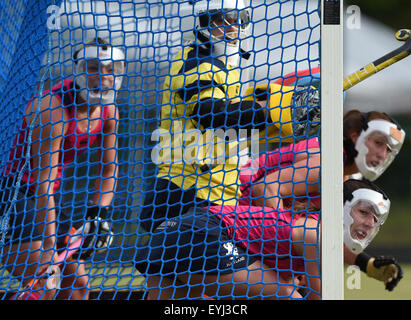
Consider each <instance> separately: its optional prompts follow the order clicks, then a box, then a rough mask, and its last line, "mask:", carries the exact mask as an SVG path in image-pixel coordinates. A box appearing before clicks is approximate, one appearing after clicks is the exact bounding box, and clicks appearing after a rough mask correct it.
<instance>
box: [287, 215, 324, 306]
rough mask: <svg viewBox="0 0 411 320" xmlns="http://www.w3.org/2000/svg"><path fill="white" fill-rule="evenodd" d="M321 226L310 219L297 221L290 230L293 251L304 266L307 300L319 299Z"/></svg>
mask: <svg viewBox="0 0 411 320" xmlns="http://www.w3.org/2000/svg"><path fill="white" fill-rule="evenodd" d="M320 234H321V225H320V223H319V221H317V220H315V219H310V218H305V217H303V218H300V219H298V220H297V221H296V222H295V224H294V226H293V228H292V239H293V247H294V250H295V252H296V254H297V256H299V257H303V258H304V260H305V266H306V278H307V285H308V288H309V294H308V296H307V297H308V299H310V300H319V299H321V277H320V266H321V254H320V253H321V243H320V236H319V235H320Z"/></svg>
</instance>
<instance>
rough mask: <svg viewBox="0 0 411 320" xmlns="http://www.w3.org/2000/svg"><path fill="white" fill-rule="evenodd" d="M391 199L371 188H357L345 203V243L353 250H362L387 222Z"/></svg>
mask: <svg viewBox="0 0 411 320" xmlns="http://www.w3.org/2000/svg"><path fill="white" fill-rule="evenodd" d="M389 209H390V200H389V199H387V198H385V197H384V195H382V194H381V193H379V192H377V191H374V190H371V189H365V188H364V189H357V190H355V191H354V192H353V193H352V199H351V200H350V201H346V202H345V204H344V244H345V245H346V246H347V247H348V248H349V249H350V250H351V251H352V252H353V253H360V252H362V251H363V250H364V249H365V248H366V247H367V246H368V245H369V243H370V242H371V241H372V240H373V239H374V237H375V236H376V234H377V233H378V231H379V228H380V226H381V225H382V224H383V223H384V222H385V220H386V219H387V216H388V212H389Z"/></svg>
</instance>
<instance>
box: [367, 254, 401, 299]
mask: <svg viewBox="0 0 411 320" xmlns="http://www.w3.org/2000/svg"><path fill="white" fill-rule="evenodd" d="M366 274H367V275H368V276H369V277H372V278H374V279H377V280H379V281H382V282H384V284H385V289H387V290H388V291H392V290H393V289H394V288H395V287H396V285H397V284H398V282H400V280H401V279H402V277H403V272H402V269H401V266H400V265H399V264H398V262H397V260H396V259H395V258H394V257H388V256H387V257H386V256H378V257H372V258H370V259H369V260H368V263H367V268H366Z"/></svg>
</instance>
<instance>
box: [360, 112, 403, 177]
mask: <svg viewBox="0 0 411 320" xmlns="http://www.w3.org/2000/svg"><path fill="white" fill-rule="evenodd" d="M367 126H368V127H367V129H366V130H363V131H362V132H361V134H360V135H359V137H358V139H357V140H356V142H355V149H356V151H357V152H358V154H357V156H356V157H355V163H356V165H357V167H358V170H359V171H360V173H361V174H362V175H363V176H364V177H365V178H366V179H369V180H371V181H373V180H375V179H377V178H378V177H379V176H380V175H381V174H382V173H383V172H384V171H385V170H386V169H387V168H388V167H389V166H390V164H391V163H392V162H393V160H394V159H395V157H396V156H397V154H398V153H399V151H400V150H401V147H402V144H403V142H404V137H405V132H404V131H403V130H402V129H400V128H398V127H397V125H396V124H394V123H392V122H390V121H387V120H382V119H379V120H372V121H370V122H368V124H367Z"/></svg>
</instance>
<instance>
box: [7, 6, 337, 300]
mask: <svg viewBox="0 0 411 320" xmlns="http://www.w3.org/2000/svg"><path fill="white" fill-rule="evenodd" d="M325 3H328V4H325ZM330 3H331V6H332V7H333V8H334V9H333V10H334V11H333V10H331V9H330ZM243 4H244V7H242V5H243ZM336 4H337V6H339V4H340V1H319V0H298V1H287V0H279V1H260V0H253V1H245V2H244V3H243V1H239V0H233V1H225V0H224V1H222V0H215V1H214V0H213V1H209V2H208V1H186V0H164V1H134V0H122V1H120V0H110V1H79V0H55V1H53V0H39V1H28V0H16V1H14V2H13V3H7V4H6V3H2V4H0V30H1V37H2V41H0V52H1V59H0V89H1V91H0V92H1V95H2V99H1V103H2V105H3V107H2V108H1V109H0V113H1V120H0V126H1V130H0V141H1V143H0V148H1V150H0V161H1V163H0V165H1V169H2V180H1V191H0V194H1V198H0V201H1V202H0V205H1V208H2V209H1V229H0V235H1V238H0V240H1V242H0V248H1V257H2V264H1V266H0V298H1V299H10V298H11V297H12V298H13V299H17V298H23V299H35V298H36V299H40V298H43V299H45V298H50V296H51V297H53V298H58V297H64V298H73V299H74V298H82V299H84V298H88V299H147V297H149V298H150V299H156V298H160V297H161V298H167V299H207V298H212V299H221V298H231V299H244V298H246V299H248V298H291V299H307V298H311V297H315V296H318V297H321V294H322V293H321V278H322V277H323V276H326V277H328V278H327V281H330V282H332V281H334V280H335V279H334V280H332V279H331V277H330V276H328V273H327V270H331V269H332V268H335V265H331V266H327V268H328V269H324V270H322V269H321V259H320V257H321V250H320V245H319V241H320V239H321V235H320V233H319V222H320V221H322V219H323V218H324V212H332V210H335V209H336V210H337V211H338V210H340V206H339V205H335V204H334V202H333V200H332V199H331V196H330V198H328V195H330V192H331V191H330V190H331V189H330V188H334V187H335V181H334V185H333V183H332V182H331V179H332V178H334V177H335V176H338V174H339V173H340V172H341V170H340V169H338V168H339V167H338V166H339V165H341V166H342V162H340V159H338V157H339V154H340V153H339V150H341V148H340V149H338V148H339V147H340V146H342V144H340V142H339V141H338V143H337V142H335V140H336V139H339V136H338V134H339V133H340V132H339V131H338V130H339V129H338V128H337V129H335V130H337V131H335V132H336V134H335V135H334V136H332V135H330V134H328V135H327V134H326V133H325V130H329V131H326V132H327V133H329V132H332V130H333V128H331V127H327V128H324V127H323V126H322V125H321V124H322V123H324V121H325V120H324V119H331V120H330V123H331V124H334V125H335V124H337V127H338V124H339V122H338V121H340V120H341V121H342V118H341V116H340V115H339V113H338V112H339V110H338V108H339V106H341V105H340V104H339V103H340V101H339V100H338V99H339V96H338V95H337V96H333V94H334V93H333V90H336V89H338V88H339V87H338V84H335V81H334V80H333V76H332V74H333V72H334V74H337V75H338V72H339V71H340V70H339V67H340V65H339V63H340V61H338V58H339V56H338V55H337V56H335V55H334V56H333V57H331V58H329V59H328V60H324V61H326V62H325V63H324V65H323V59H324V56H325V55H326V56H327V57H328V56H329V55H333V50H334V51H335V50H338V49H339V48H338V45H339V43H338V40H339V38H338V37H337V38H334V41H337V42H335V43H334V44H331V45H330V44H327V43H324V38H323V35H324V37H325V38H327V37H328V39H332V35H333V34H334V35H335V34H337V35H338V32H339V29H338V28H339V26H340V23H339V14H340V13H339V12H338V13H336V11H335V8H336ZM323 5H327V6H328V8H329V9H328V13H329V14H331V20H332V21H331V22H330V23H326V25H327V26H325V23H324V22H325V21H324V20H326V18H324V19H323V18H322V13H323V10H321V7H322V6H323ZM201 6H203V7H201ZM218 6H220V13H221V12H224V14H223V15H222V16H221V15H220V16H219V11H218V10H217V9H218V8H217V7H218ZM230 6H231V7H230ZM216 8H217V9H216ZM326 12H327V11H326ZM332 17H334V20H333V19H332ZM219 19H220V20H219ZM335 19H337V20H335ZM328 20H330V17H329V16H328ZM336 21H337V22H336ZM219 23H220V24H219ZM324 27H325V28H324ZM328 27H331V29H328V30H329V31H327V28H328ZM230 28H231V29H230ZM332 28H337V29H335V30H333V29H332ZM232 29H233V30H238V31H239V32H238V33H239V36H238V37H239V39H240V40H237V41H231V39H230V31H232ZM324 30H325V31H324ZM207 32H208V33H207ZM220 33H221V34H222V35H221V34H220ZM207 35H208V36H209V38H207ZM204 37H205V39H204ZM210 39H211V40H210ZM213 41H214V42H215V43H214V42H213ZM329 41H331V42H332V40H329ZM233 43H235V44H234V45H233ZM221 48H223V49H221ZM233 48H234V49H233ZM233 50H234V51H233ZM324 50H328V51H324ZM247 58H248V59H247ZM333 65H336V68H334V69H332V66H333ZM93 68H94V69H93ZM327 68H328V69H327ZM320 70H321V72H320ZM336 72H337V73H336ZM320 75H321V77H320ZM323 75H325V77H327V78H326V79H328V80H329V81H327V84H324V81H320V80H322V78H323ZM337 82H338V81H337ZM95 83H97V84H98V85H95ZM333 85H334V87H333ZM320 89H321V90H320ZM323 99H324V100H323ZM323 101H324V103H323ZM333 103H335V104H336V106H335V109H334V110H332V108H333V106H332V105H331V104H333ZM341 103H342V102H341ZM320 105H321V109H320ZM341 123H342V122H341ZM320 128H321V130H320ZM330 136H332V138H330ZM332 139H334V140H332ZM340 140H341V143H342V138H341V139H340ZM332 146H334V148H336V149H337V150H338V151H337V154H336V155H335V152H334V149H333V148H332ZM327 148H328V149H327ZM320 149H321V151H320ZM324 151H327V152H329V153H330V152H331V153H334V157H332V156H329V157H328V158H327V161H328V162H327V163H324V164H325V165H326V166H325V167H324V168H321V170H322V172H320V160H321V157H324ZM320 156H321V157H320ZM340 158H341V161H342V157H340ZM323 159H324V158H323ZM330 163H331V164H330ZM327 164H328V166H327ZM335 168H337V171H335ZM324 170H325V171H326V172H327V173H329V174H330V175H329V176H328V177H329V178H328V179H326V180H324V177H322V175H324ZM333 172H336V173H333ZM340 176H341V175H340ZM327 190H328V191H327ZM337 191H338V192H341V191H342V190H339V189H338V188H337ZM338 192H337V193H338ZM321 193H322V194H323V197H322V198H321ZM324 194H327V197H324ZM324 198H327V200H326V202H325V203H324V201H325V200H324ZM330 199H331V200H330ZM336 199H337V200H338V199H340V198H339V195H337V198H336ZM322 204H323V205H325V206H326V207H325V208H326V209H327V210H328V211H325V208H324V207H323V208H321V205H322ZM341 206H342V203H341ZM328 216H331V213H330V214H329V215H328ZM338 219H339V215H338V214H336V215H335V220H336V221H331V222H330V221H329V222H328V224H329V225H331V224H334V223H340V222H339V221H338ZM341 221H342V220H341ZM335 228H337V232H335V230H334V229H333V230H334V234H337V237H335V238H332V233H333V231H332V230H331V229H330V230H331V231H327V233H326V234H328V236H327V238H326V240H327V241H328V242H327V243H330V244H331V247H328V246H327V245H326V244H325V243H324V244H323V245H324V247H326V250H328V251H327V252H328V255H327V259H328V260H327V259H326V260H327V261H331V260H334V261H337V262H336V263H337V264H338V263H339V262H341V261H342V260H341V254H340V252H339V249H340V248H341V247H340V246H341V245H342V244H341V243H339V242H340V241H341V238H339V236H338V235H339V231H338V225H337V226H336V227H335ZM306 234H307V235H308V234H311V235H313V234H314V235H316V237H317V238H316V241H314V242H308V243H305V242H304V241H305V239H306V236H305V235H306ZM56 235H57V236H56ZM296 239H300V240H296ZM76 241H77V242H76ZM333 245H334V248H335V246H337V250H335V251H336V252H335V251H333V250H332V248H333V247H332V246H333ZM323 250H324V249H323ZM334 254H335V255H336V256H334ZM324 257H325V256H324V251H323V259H322V263H324V261H325V260H324ZM335 257H337V260H336V259H335ZM59 259H61V261H59ZM51 260H53V264H54V265H58V267H53V268H51V267H50V263H51ZM60 262H61V263H60ZM73 266H75V267H73ZM342 267H343V266H342V263H341V266H338V265H337V269H338V268H341V270H342ZM45 269H47V270H48V271H49V273H50V272H51V273H52V275H50V274H48V273H47V272H46V270H45ZM338 270H339V269H338ZM323 272H324V274H323ZM72 276H74V278H76V279H77V278H78V279H87V280H86V288H81V287H80V288H79V287H78V286H77V285H71V286H70V285H67V283H68V282H69V279H71V278H70V277H72ZM229 278H230V279H231V280H230V281H229V282H228V283H227V279H229ZM56 279H57V280H56ZM338 281H339V276H338V277H337V284H335V281H334V284H333V283H330V284H329V287H331V289H330V290H331V291H332V292H335V290H334V289H335V287H337V291H338V286H339V284H338ZM71 283H74V282H73V281H72V282H71ZM80 283H81V281H80ZM329 287H327V288H325V291H323V295H324V294H325V296H323V298H329V297H331V298H335V297H336V298H341V295H339V293H337V294H336V295H333V294H329V292H330V291H329V289H328V288H329ZM333 288H334V289H333ZM53 290H54V291H53ZM333 290H334V291H333ZM16 293H17V295H16ZM33 293H36V295H34V294H33ZM53 295H54V296H53Z"/></svg>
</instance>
